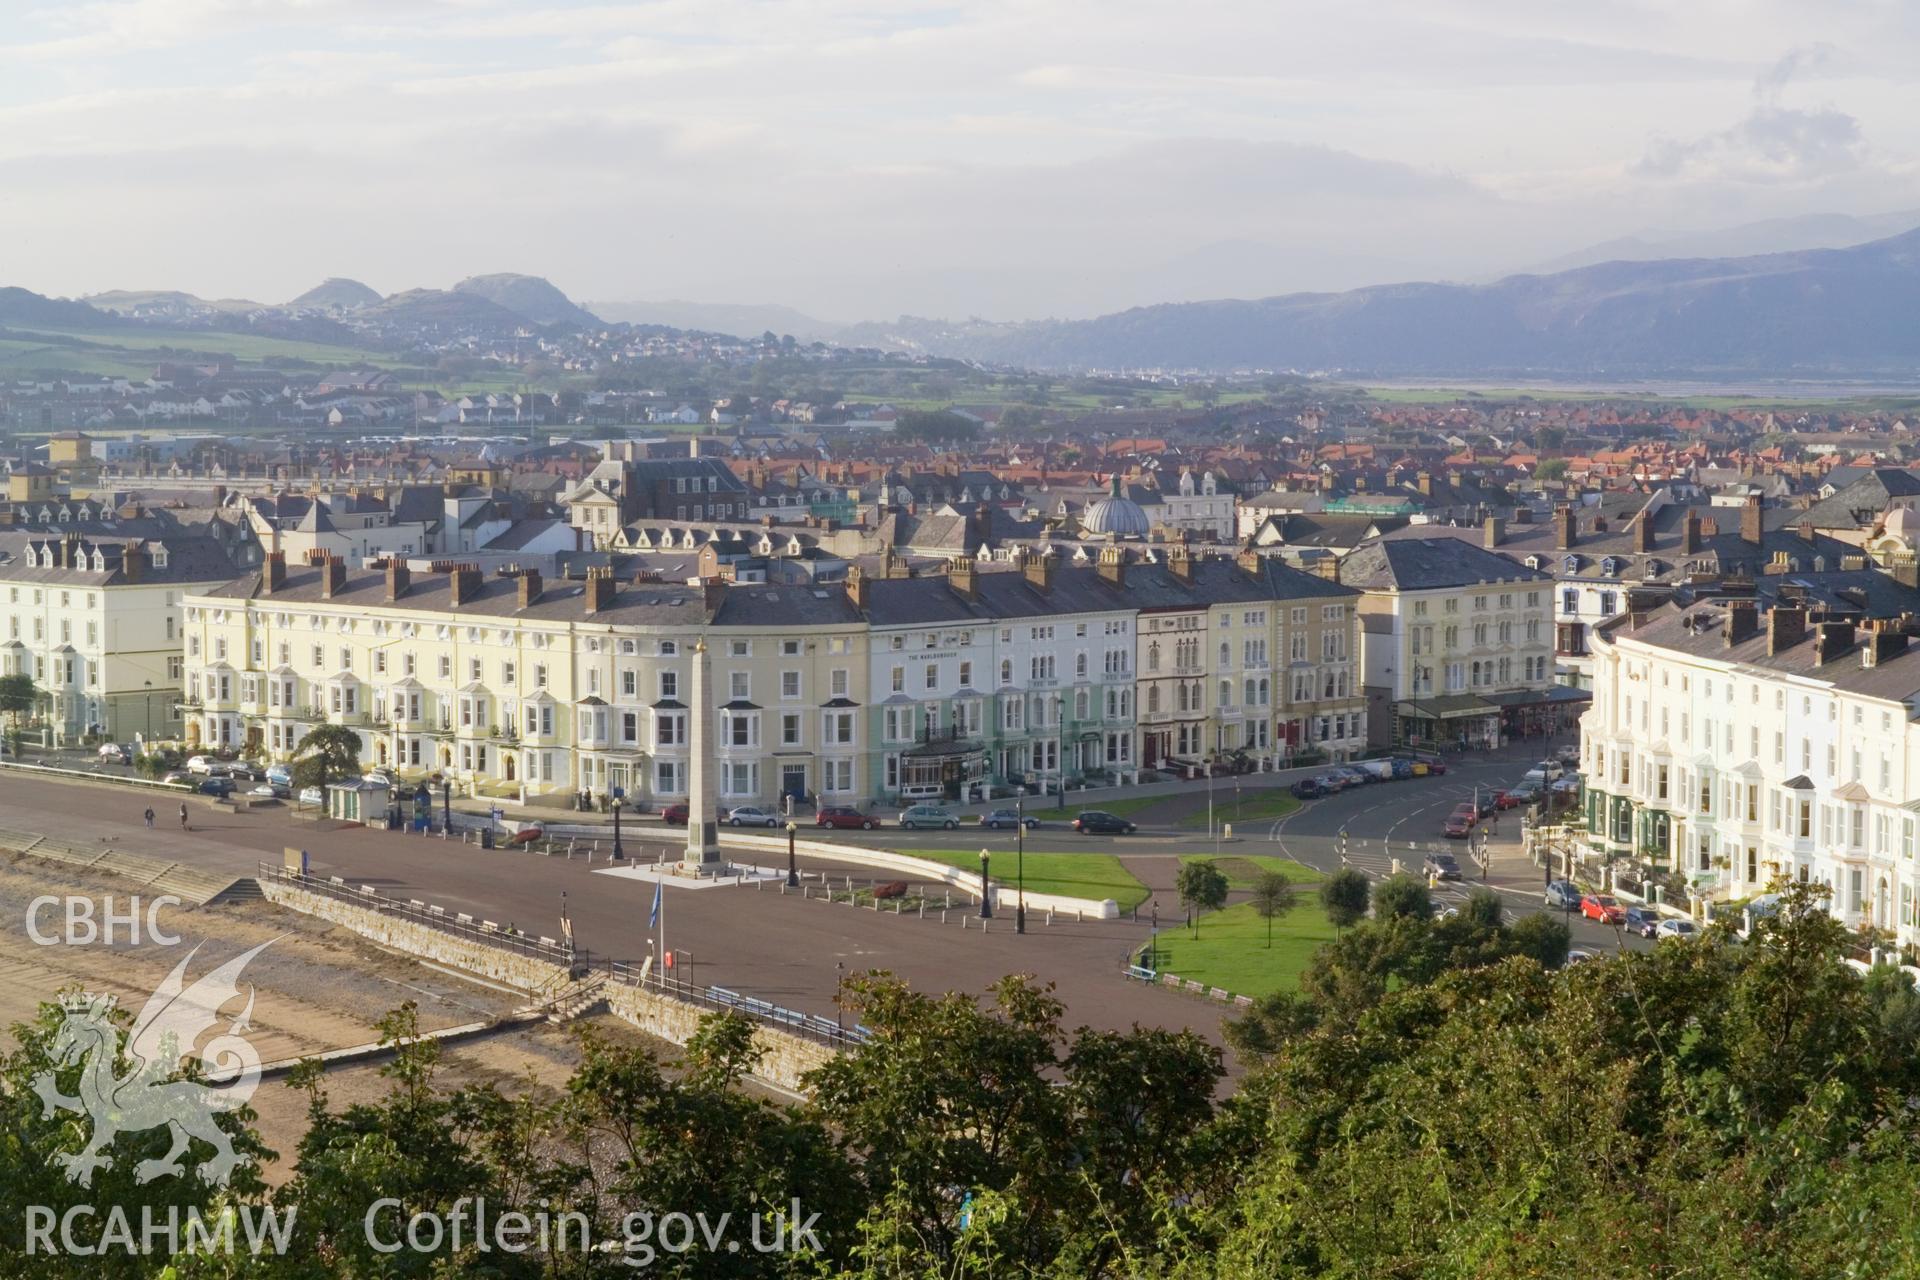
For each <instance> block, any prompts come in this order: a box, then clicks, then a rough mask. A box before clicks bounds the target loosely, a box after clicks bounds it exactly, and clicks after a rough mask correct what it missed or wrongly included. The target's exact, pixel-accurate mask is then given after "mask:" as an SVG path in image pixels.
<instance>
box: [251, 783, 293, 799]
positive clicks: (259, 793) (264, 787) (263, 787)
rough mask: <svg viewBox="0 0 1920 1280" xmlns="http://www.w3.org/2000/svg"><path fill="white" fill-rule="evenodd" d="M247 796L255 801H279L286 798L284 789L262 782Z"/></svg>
mask: <svg viewBox="0 0 1920 1280" xmlns="http://www.w3.org/2000/svg"><path fill="white" fill-rule="evenodd" d="M247 794H248V795H250V796H252V797H253V798H254V799H256V800H281V799H284V798H285V797H286V791H285V789H284V788H281V787H276V786H274V785H273V784H272V783H271V782H262V783H260V784H259V785H257V786H255V787H254V788H253V789H252V790H250V791H248V792H247Z"/></svg>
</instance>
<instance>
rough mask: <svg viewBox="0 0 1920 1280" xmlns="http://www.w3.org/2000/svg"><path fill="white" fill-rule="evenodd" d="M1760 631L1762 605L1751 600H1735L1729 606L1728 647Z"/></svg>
mask: <svg viewBox="0 0 1920 1280" xmlns="http://www.w3.org/2000/svg"><path fill="white" fill-rule="evenodd" d="M1759 631H1760V606H1758V605H1756V604H1755V603H1754V602H1753V601H1751V600H1735V601H1734V602H1733V603H1732V604H1730V605H1728V606H1727V628H1726V632H1725V635H1726V643H1727V648H1729V649H1731V648H1733V646H1735V645H1737V644H1739V643H1740V642H1741V641H1743V640H1748V639H1751V638H1752V637H1753V636H1755V635H1757V634H1759Z"/></svg>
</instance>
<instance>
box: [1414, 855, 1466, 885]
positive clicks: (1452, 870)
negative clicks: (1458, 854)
mask: <svg viewBox="0 0 1920 1280" xmlns="http://www.w3.org/2000/svg"><path fill="white" fill-rule="evenodd" d="M1421 867H1422V869H1423V870H1424V871H1425V872H1426V873H1427V874H1428V875H1430V876H1437V877H1438V878H1440V879H1442V880H1458V879H1459V878H1460V863H1459V861H1458V860H1457V859H1456V858H1455V857H1454V856H1453V855H1452V854H1450V853H1430V854H1428V855H1427V856H1426V859H1425V860H1424V861H1423V862H1422V863H1421Z"/></svg>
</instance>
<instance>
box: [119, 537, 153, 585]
mask: <svg viewBox="0 0 1920 1280" xmlns="http://www.w3.org/2000/svg"><path fill="white" fill-rule="evenodd" d="M120 576H121V577H123V578H125V579H126V580H127V581H128V582H144V581H145V580H146V576H147V549H146V548H145V547H143V546H141V545H140V544H139V543H138V542H129V543H128V544H127V545H126V549H125V550H124V551H122V552H121V553H120Z"/></svg>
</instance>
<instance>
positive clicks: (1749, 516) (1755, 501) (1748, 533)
mask: <svg viewBox="0 0 1920 1280" xmlns="http://www.w3.org/2000/svg"><path fill="white" fill-rule="evenodd" d="M1765 533H1766V530H1765V528H1764V527H1763V525H1762V518H1761V514H1760V495H1759V494H1757V493H1753V494H1748V495H1747V504H1746V505H1745V506H1744V507H1741V508H1740V540H1741V541H1742V542H1744V543H1746V544H1747V545H1748V546H1753V547H1757V546H1759V545H1760V541H1761V538H1762V537H1763V535H1764V534H1765Z"/></svg>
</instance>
